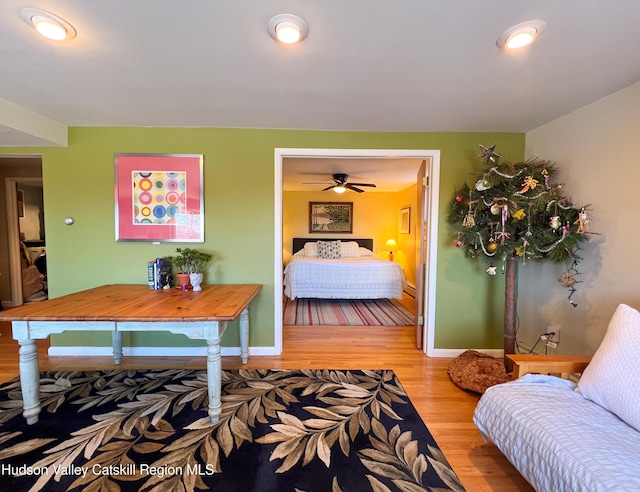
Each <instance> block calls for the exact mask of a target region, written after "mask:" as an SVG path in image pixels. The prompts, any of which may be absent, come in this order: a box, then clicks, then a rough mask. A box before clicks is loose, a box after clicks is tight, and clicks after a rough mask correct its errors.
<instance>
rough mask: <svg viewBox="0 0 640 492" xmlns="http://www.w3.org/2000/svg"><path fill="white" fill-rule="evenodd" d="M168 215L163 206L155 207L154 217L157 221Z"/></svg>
mask: <svg viewBox="0 0 640 492" xmlns="http://www.w3.org/2000/svg"><path fill="white" fill-rule="evenodd" d="M166 214H167V211H166V209H165V208H164V207H163V206H162V205H157V206H155V207H153V216H154V217H155V218H157V219H161V218H162V217H164V216H165V215H166Z"/></svg>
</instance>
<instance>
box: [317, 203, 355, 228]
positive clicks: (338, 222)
mask: <svg viewBox="0 0 640 492" xmlns="http://www.w3.org/2000/svg"><path fill="white" fill-rule="evenodd" d="M309 232H314V233H316V232H317V233H324V234H327V233H334V232H335V233H351V232H353V202H309Z"/></svg>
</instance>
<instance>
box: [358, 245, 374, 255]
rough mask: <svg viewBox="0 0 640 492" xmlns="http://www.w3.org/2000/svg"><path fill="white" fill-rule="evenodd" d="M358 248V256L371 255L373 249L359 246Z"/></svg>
mask: <svg viewBox="0 0 640 492" xmlns="http://www.w3.org/2000/svg"><path fill="white" fill-rule="evenodd" d="M359 250H360V256H373V251H371V250H370V249H367V248H362V247H360V248H359Z"/></svg>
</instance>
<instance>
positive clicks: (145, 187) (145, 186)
mask: <svg viewBox="0 0 640 492" xmlns="http://www.w3.org/2000/svg"><path fill="white" fill-rule="evenodd" d="M139 186H140V189H141V190H142V191H149V190H150V189H151V188H153V183H152V182H151V180H150V179H141V180H140V183H139Z"/></svg>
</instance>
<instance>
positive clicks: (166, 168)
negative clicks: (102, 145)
mask: <svg viewBox="0 0 640 492" xmlns="http://www.w3.org/2000/svg"><path fill="white" fill-rule="evenodd" d="M114 158H115V175H116V183H115V209H116V241H152V242H159V241H164V242H203V241H204V200H203V194H202V192H203V190H202V167H203V166H202V165H203V160H202V154H180V155H176V154H115V156H114Z"/></svg>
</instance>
